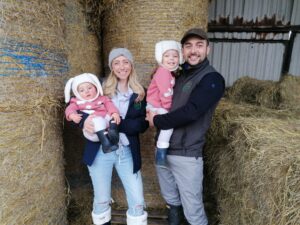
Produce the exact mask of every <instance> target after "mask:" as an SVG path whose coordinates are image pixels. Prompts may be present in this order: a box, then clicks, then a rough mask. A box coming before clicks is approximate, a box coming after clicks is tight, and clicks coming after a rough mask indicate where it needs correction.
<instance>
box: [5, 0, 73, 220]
mask: <svg viewBox="0 0 300 225" xmlns="http://www.w3.org/2000/svg"><path fill="white" fill-rule="evenodd" d="M63 4H64V2H63V1H60V0H50V1H12V0H7V1H6V0H4V1H2V2H1V15H0V21H1V28H0V52H1V54H0V64H1V66H0V74H1V75H0V84H1V88H0V101H1V107H0V120H1V121H3V122H4V123H5V126H4V127H3V128H2V129H1V131H0V135H1V136H2V138H1V142H0V171H1V172H0V180H1V184H0V189H1V195H0V202H1V203H0V204H1V206H0V208H1V223H2V224H66V223H67V221H66V204H65V197H66V191H65V184H64V181H65V180H64V168H63V157H62V152H63V143H62V126H61V124H62V114H61V99H62V96H63V95H62V92H63V79H64V77H65V76H66V74H67V71H68V64H67V59H66V55H65V45H64V33H63V30H64V22H63Z"/></svg>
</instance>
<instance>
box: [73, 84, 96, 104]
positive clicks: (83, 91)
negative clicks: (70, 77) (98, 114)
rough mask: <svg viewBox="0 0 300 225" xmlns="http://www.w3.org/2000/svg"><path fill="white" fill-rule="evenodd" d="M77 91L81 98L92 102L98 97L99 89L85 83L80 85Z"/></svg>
mask: <svg viewBox="0 0 300 225" xmlns="http://www.w3.org/2000/svg"><path fill="white" fill-rule="evenodd" d="M77 91H78V93H79V95H80V97H81V98H83V99H84V100H90V99H93V98H95V97H96V95H97V88H96V87H95V85H93V84H92V83H89V82H85V83H82V84H79V85H78V88H77Z"/></svg>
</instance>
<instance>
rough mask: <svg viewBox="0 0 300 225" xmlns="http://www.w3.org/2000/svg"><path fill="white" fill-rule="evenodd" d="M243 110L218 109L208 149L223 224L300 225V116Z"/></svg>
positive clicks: (220, 218) (212, 179) (224, 105)
mask: <svg viewBox="0 0 300 225" xmlns="http://www.w3.org/2000/svg"><path fill="white" fill-rule="evenodd" d="M226 105H227V106H226ZM235 106H236V107H235ZM243 107H244V109H243V108H242V107H241V106H240V105H234V104H232V103H228V102H227V103H226V102H222V103H221V104H220V105H219V107H218V108H217V113H216V119H215V120H214V123H215V124H213V126H212V128H214V131H215V132H214V131H211V133H210V135H211V137H210V138H209V143H208V147H207V149H206V150H205V155H206V159H207V160H206V163H207V167H208V168H209V173H210V176H211V182H212V183H213V185H210V187H213V189H212V190H208V191H211V192H213V193H214V194H215V198H216V199H217V203H218V210H219V220H220V224H222V225H232V224H239V225H249V224H251V225H298V224H299V221H300V214H299V210H300V196H299V193H300V121H299V118H296V117H290V115H289V114H286V115H280V113H278V112H276V113H274V114H273V115H272V112H274V110H271V111H268V110H267V111H264V110H262V111H259V109H255V108H250V109H249V110H247V109H246V108H247V106H243ZM255 110H256V111H257V112H258V113H255ZM223 112H225V113H223ZM283 113H284V112H283ZM220 136H221V138H220ZM214 137H217V138H216V139H214ZM214 140H215V141H214Z"/></svg>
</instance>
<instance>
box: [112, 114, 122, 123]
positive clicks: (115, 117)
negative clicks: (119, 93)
mask: <svg viewBox="0 0 300 225" xmlns="http://www.w3.org/2000/svg"><path fill="white" fill-rule="evenodd" d="M111 117H112V118H113V120H114V121H115V122H116V124H119V123H120V122H121V118H120V115H119V114H118V113H113V114H111Z"/></svg>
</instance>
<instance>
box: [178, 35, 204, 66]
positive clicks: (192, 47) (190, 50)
mask: <svg viewBox="0 0 300 225" xmlns="http://www.w3.org/2000/svg"><path fill="white" fill-rule="evenodd" d="M208 53H209V46H208V43H207V41H206V40H203V39H200V38H198V37H190V38H189V39H187V40H186V42H185V43H184V44H183V46H182V54H183V58H184V60H185V61H186V62H187V63H188V64H190V65H192V66H195V65H197V64H199V63H201V62H202V61H203V60H204V59H205V58H206V57H207V55H208Z"/></svg>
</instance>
